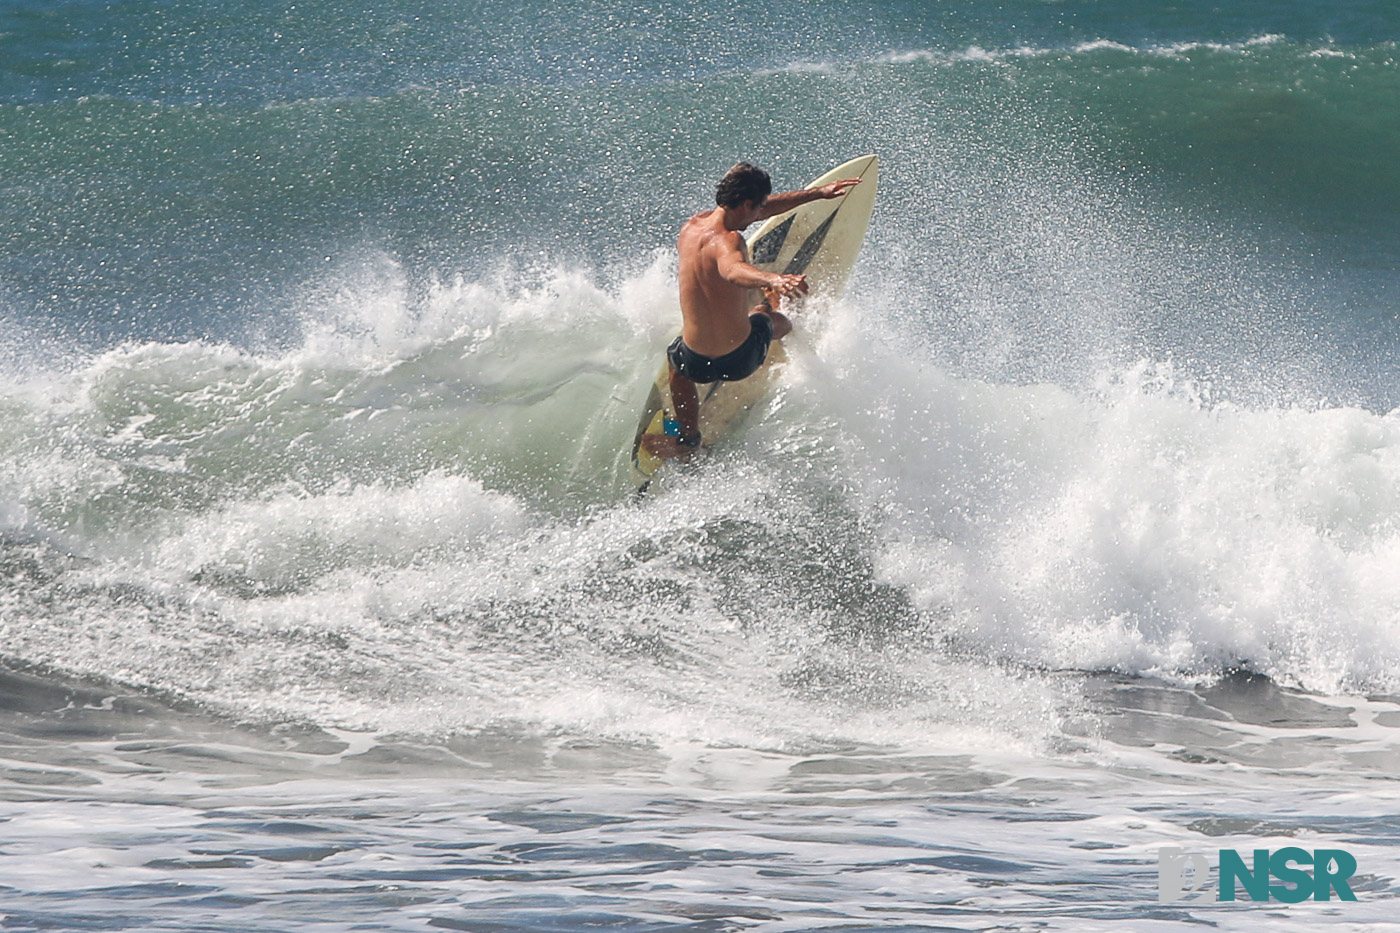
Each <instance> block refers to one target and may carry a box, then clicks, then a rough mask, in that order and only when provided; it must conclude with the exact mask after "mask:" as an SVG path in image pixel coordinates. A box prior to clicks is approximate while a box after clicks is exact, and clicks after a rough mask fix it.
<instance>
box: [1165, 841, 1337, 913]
mask: <svg viewBox="0 0 1400 933" xmlns="http://www.w3.org/2000/svg"><path fill="white" fill-rule="evenodd" d="M1219 865H1220V885H1219V887H1218V892H1217V894H1216V897H1215V899H1216V900H1217V901H1233V900H1234V899H1235V885H1236V883H1238V884H1239V885H1241V886H1242V887H1243V888H1244V891H1245V894H1247V895H1248V896H1249V899H1250V900H1251V901H1267V900H1269V899H1270V898H1277V899H1278V900H1281V901H1284V902H1285V903H1289V904H1296V903H1298V902H1299V901H1305V900H1307V899H1308V898H1310V897H1311V898H1312V899H1313V900H1315V901H1326V900H1331V897H1332V891H1334V890H1335V891H1336V892H1337V896H1338V897H1340V898H1341V899H1342V900H1344V901H1354V900H1356V895H1355V894H1353V893H1352V892H1351V886H1350V885H1348V884H1347V879H1348V878H1350V877H1351V876H1352V875H1353V874H1355V873H1356V859H1354V858H1352V855H1351V853H1350V852H1345V851H1343V850H1342V849H1318V850H1317V852H1316V853H1313V852H1309V851H1308V850H1307V849H1299V848H1297V847H1296V846H1289V847H1288V848H1285V849H1279V850H1278V851H1277V852H1274V853H1273V854H1272V855H1270V854H1269V850H1268V849H1255V850H1254V869H1253V871H1251V870H1250V869H1249V868H1247V867H1246V866H1245V864H1244V859H1243V858H1241V857H1240V854H1239V853H1238V852H1236V851H1235V850H1233V849H1221V850H1220V853H1219ZM1300 865H1311V866H1313V871H1312V873H1309V872H1307V871H1304V870H1303V869H1302V868H1300V867H1298V866H1300ZM1209 874H1210V865H1209V864H1207V862H1206V857H1205V856H1204V855H1201V854H1200V853H1197V852H1187V851H1186V850H1185V849H1176V848H1162V849H1158V850H1157V901H1158V902H1159V903H1162V904H1171V903H1174V902H1176V901H1182V900H1186V899H1187V898H1188V897H1189V896H1190V895H1192V894H1195V893H1196V892H1197V891H1201V889H1202V888H1204V887H1205V885H1206V882H1207V881H1208V880H1209ZM1270 876H1273V877H1274V878H1275V879H1277V880H1278V881H1280V882H1282V883H1281V884H1270V883H1269V878H1270ZM1188 884H1189V887H1188ZM1208 895H1209V891H1204V892H1202V894H1201V896H1200V897H1198V898H1195V900H1198V901H1200V900H1205V899H1206V898H1207V897H1208Z"/></svg>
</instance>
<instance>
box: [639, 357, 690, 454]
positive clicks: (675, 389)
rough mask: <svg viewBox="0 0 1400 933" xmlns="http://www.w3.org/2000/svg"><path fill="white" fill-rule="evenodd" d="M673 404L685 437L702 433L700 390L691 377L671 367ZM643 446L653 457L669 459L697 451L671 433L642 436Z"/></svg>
mask: <svg viewBox="0 0 1400 933" xmlns="http://www.w3.org/2000/svg"><path fill="white" fill-rule="evenodd" d="M671 404H672V405H673V406H675V409H676V420H677V421H679V422H680V424H681V435H682V436H683V437H694V436H695V435H697V434H699V433H700V390H699V389H697V388H695V383H694V382H692V381H691V380H690V379H689V377H687V376H684V375H682V374H681V372H680V370H678V369H676V367H674V366H672V367H671ZM642 446H644V447H645V448H646V449H647V452H648V453H650V454H651V455H652V456H653V457H661V458H662V459H669V458H671V457H680V458H682V459H687V460H688V459H689V458H690V455H691V454H693V453H695V448H694V447H687V446H686V445H685V444H682V443H681V442H680V441H679V440H678V439H676V438H674V437H672V436H671V435H669V434H649V435H647V436H646V437H644V438H642Z"/></svg>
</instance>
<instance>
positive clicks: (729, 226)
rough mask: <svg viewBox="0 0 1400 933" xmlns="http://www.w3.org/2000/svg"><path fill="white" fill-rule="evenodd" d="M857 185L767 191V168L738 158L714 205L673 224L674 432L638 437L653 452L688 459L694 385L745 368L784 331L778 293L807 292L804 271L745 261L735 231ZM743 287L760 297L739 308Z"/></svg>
mask: <svg viewBox="0 0 1400 933" xmlns="http://www.w3.org/2000/svg"><path fill="white" fill-rule="evenodd" d="M858 184H860V179H859V178H843V179H841V180H840V181H836V182H832V183H831V184H829V185H823V186H822V187H820V188H805V189H802V190H800V191H787V192H783V193H781V194H773V193H772V191H773V183H772V181H771V180H770V179H769V177H768V173H767V172H765V171H764V170H763V169H761V168H755V167H754V166H752V165H750V164H749V163H747V162H740V163H739V164H738V165H735V166H734V167H733V168H731V169H730V170H729V171H728V172H726V173H725V175H724V177H723V178H722V179H720V182H719V185H718V186H716V188H715V204H716V205H717V206H716V207H715V209H714V210H709V211H702V212H701V213H699V214H696V215H695V216H694V217H692V218H690V219H689V220H688V221H686V222H685V225H684V226H683V227H681V232H680V237H679V239H678V241H677V248H678V250H679V252H680V292H681V322H682V323H681V335H680V336H679V337H677V338H676V339H675V342H673V343H672V344H671V346H670V347H668V348H667V350H666V359H667V360H668V361H669V362H670V372H671V375H670V383H671V401H672V402H673V403H674V405H675V409H676V411H675V415H676V421H677V422H679V424H680V434H679V435H672V434H653V435H648V436H646V437H644V438H642V443H644V444H645V445H646V448H647V450H648V451H649V452H651V453H652V454H653V455H654V456H657V457H682V458H688V457H689V456H690V454H691V453H693V452H694V451H695V450H696V448H698V447H699V446H700V442H701V440H702V438H701V437H700V393H699V390H697V389H696V388H695V386H696V384H697V383H709V382H714V381H716V380H723V381H725V382H737V381H738V380H740V379H746V378H748V377H749V376H751V375H753V373H754V372H755V371H756V370H757V369H758V367H759V366H761V365H763V361H764V359H766V358H767V356H768V345H769V344H770V343H771V342H772V341H773V340H778V339H781V338H783V337H786V336H787V335H788V334H789V333H791V332H792V322H791V321H790V320H788V317H787V315H785V314H783V313H782V311H780V310H779V307H780V305H781V303H782V300H783V299H785V298H787V299H793V298H799V297H801V296H802V295H805V294H806V293H807V277H806V276H805V275H783V274H781V273H776V272H764V271H763V270H762V269H759V268H757V267H755V266H753V265H751V264H750V263H749V256H748V250H747V248H746V244H745V243H744V238H743V236H741V235H740V233H739V231H741V230H743V229H744V228H746V227H748V226H749V225H750V224H753V223H756V222H758V221H760V220H766V219H767V218H769V217H775V216H777V215H778V214H782V213H786V212H787V211H790V210H792V209H793V208H795V207H797V206H798V205H800V204H806V203H807V202H808V201H815V200H818V199H830V198H839V197H841V196H842V195H843V194H845V193H846V192H847V191H849V190H850V189H851V188H853V187H854V186H856V185H858ZM748 289H761V290H762V291H763V301H761V302H760V303H759V304H757V305H755V306H754V307H753V308H751V309H747V310H746V307H745V306H746V305H747V304H748V301H747V296H746V294H745V292H746V291H747V290H748Z"/></svg>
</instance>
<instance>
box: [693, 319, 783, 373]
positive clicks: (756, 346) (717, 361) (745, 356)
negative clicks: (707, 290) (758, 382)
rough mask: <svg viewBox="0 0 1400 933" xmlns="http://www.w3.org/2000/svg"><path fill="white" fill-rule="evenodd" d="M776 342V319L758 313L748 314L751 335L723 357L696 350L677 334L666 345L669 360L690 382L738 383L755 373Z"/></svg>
mask: <svg viewBox="0 0 1400 933" xmlns="http://www.w3.org/2000/svg"><path fill="white" fill-rule="evenodd" d="M772 342H773V319H772V318H770V317H769V316H768V315H766V314H764V313H762V312H759V313H757V314H750V315H749V338H748V339H747V340H745V341H744V342H743V343H741V344H739V346H738V347H737V348H735V349H733V350H730V351H729V352H728V353H726V354H724V356H718V357H714V356H705V355H703V354H700V353H696V352H695V351H694V350H692V349H690V347H687V346H686V345H685V341H684V340H683V339H682V338H680V337H677V338H676V339H675V340H674V341H672V343H671V345H670V346H669V347H667V348H666V359H668V360H670V361H671V365H672V366H674V367H675V368H676V369H677V370H679V371H680V374H681V375H682V376H685V377H686V378H687V379H689V380H690V381H691V382H699V383H705V382H715V381H716V380H718V381H721V382H738V381H739V380H740V379H747V378H748V377H749V376H752V375H753V374H754V372H755V371H757V369H758V367H760V366H762V365H763V361H764V360H765V359H767V358H768V345H769V344H770V343H772Z"/></svg>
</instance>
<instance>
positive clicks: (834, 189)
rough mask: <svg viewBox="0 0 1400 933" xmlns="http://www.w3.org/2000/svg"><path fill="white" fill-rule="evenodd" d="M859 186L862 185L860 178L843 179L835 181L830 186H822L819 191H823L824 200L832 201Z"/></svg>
mask: <svg viewBox="0 0 1400 933" xmlns="http://www.w3.org/2000/svg"><path fill="white" fill-rule="evenodd" d="M858 184H860V179H859V178H843V179H841V180H840V181H833V182H832V183H831V184H829V185H822V186H821V188H819V189H818V190H819V191H821V193H822V197H823V198H824V199H826V200H830V199H832V198H839V197H841V195H843V194H845V193H846V192H847V191H850V190H851V189H852V188H854V187H855V186H856V185H858Z"/></svg>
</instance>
